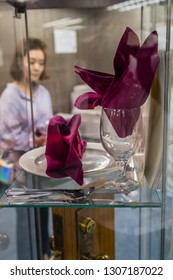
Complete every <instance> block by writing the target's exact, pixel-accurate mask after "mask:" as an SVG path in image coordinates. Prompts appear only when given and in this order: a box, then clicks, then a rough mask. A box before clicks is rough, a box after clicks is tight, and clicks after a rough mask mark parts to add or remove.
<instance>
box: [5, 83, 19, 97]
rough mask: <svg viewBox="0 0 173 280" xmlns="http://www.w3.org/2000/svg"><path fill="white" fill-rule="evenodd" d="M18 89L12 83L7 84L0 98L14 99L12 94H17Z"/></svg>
mask: <svg viewBox="0 0 173 280" xmlns="http://www.w3.org/2000/svg"><path fill="white" fill-rule="evenodd" d="M17 91H18V89H17V87H16V86H15V85H14V84H13V83H7V85H6V87H5V89H4V90H3V91H2V94H1V97H2V98H9V96H10V97H15V95H14V92H17Z"/></svg>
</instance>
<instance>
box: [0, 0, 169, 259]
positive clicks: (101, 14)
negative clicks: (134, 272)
mask: <svg viewBox="0 0 173 280" xmlns="http://www.w3.org/2000/svg"><path fill="white" fill-rule="evenodd" d="M171 11H172V3H171V1H170V0H167V1H164V0H163V1H158V2H157V1H153V3H152V2H151V1H134V3H132V1H114V0H112V1H111V0H100V1H94V0H93V1H92V0H89V1H80V0H75V1H68V0H67V1H61V0H60V1H58V0H57V1H53V0H52V1H44V0H42V1H41V0H38V1H32V0H31V1H15V0H14V1H13V0H10V1H0V21H1V24H0V35H1V41H0V77H1V78H0V89H1V92H3V90H4V88H5V86H6V84H7V83H12V82H10V81H12V80H11V77H10V71H11V70H10V69H11V68H10V67H11V61H12V59H13V55H14V52H15V49H16V47H17V46H19V45H18V43H19V42H20V41H21V40H22V39H24V38H26V40H29V38H30V37H35V38H39V39H41V40H43V41H44V42H45V43H46V45H47V61H46V71H47V73H48V75H49V79H46V80H44V81H41V83H42V82H43V85H44V86H45V88H46V89H48V91H49V92H50V95H51V100H52V108H53V114H54V116H56V115H61V116H63V117H64V118H65V119H70V118H71V117H72V116H73V115H75V114H80V115H81V124H80V127H79V130H80V135H81V139H83V140H84V141H86V143H87V149H88V150H87V153H88V154H87V156H86V158H85V161H86V162H85V166H86V167H85V168H86V170H85V173H84V174H85V175H84V183H83V185H82V187H81V186H80V185H78V184H76V182H75V181H74V180H72V179H70V178H69V177H68V178H59V179H55V178H50V177H49V176H47V174H46V171H45V168H46V167H45V165H46V158H45V146H43V147H41V148H37V146H36V143H35V138H34V135H35V131H36V125H37V124H36V122H35V115H34V112H35V111H34V105H33V104H34V99H33V98H34V95H33V92H32V90H33V89H32V83H31V70H30V68H29V70H28V76H29V80H30V87H29V95H28V96H27V98H25V102H26V108H27V109H26V115H25V128H23V130H22V132H20V133H21V135H20V137H21V139H22V133H23V132H24V130H25V129H26V133H25V140H26V139H27V141H26V143H27V144H26V145H25V150H24V151H21V150H20V152H19V149H18V152H16V150H15V149H13V148H14V147H13V146H9V147H10V148H8V149H6V146H4V145H6V143H5V144H4V143H3V145H2V147H1V166H0V168H1V169H0V171H1V173H0V175H1V177H0V178H1V181H0V182H1V183H0V205H1V207H2V209H1V211H2V215H1V216H2V218H0V219H2V221H3V217H4V216H6V213H8V212H9V213H13V214H12V215H14V216H15V217H16V216H17V217H19V215H20V214H21V216H22V211H23V212H24V211H25V213H24V214H23V215H24V216H23V217H25V219H26V220H27V225H25V231H27V236H28V238H27V239H28V242H30V243H31V244H32V246H30V247H31V248H32V250H31V251H32V252H29V251H28V254H27V256H26V255H25V254H23V255H22V254H21V255H20V253H19V254H18V257H19V256H20V258H31V259H36V258H42V257H43V248H42V246H43V245H42V239H43V238H42V235H43V232H42V227H41V224H40V223H41V219H40V208H42V207H46V208H47V209H48V211H49V216H50V217H49V218H50V225H49V230H50V232H51V234H52V238H51V240H50V239H48V240H47V242H49V243H50V248H51V251H52V255H53V258H54V259H109V258H110V259H172V258H173V245H172V243H173V238H172V188H173V183H172V177H171V176H172V167H171V162H172V127H171V125H172V122H171V118H172V113H171V111H172V105H171V104H172V99H171V92H172V91H171V79H172V72H171V71H172V69H171V59H172V58H171V55H172V36H171V30H172V29H171V28H172V14H171ZM127 27H128V28H131V29H132V30H134V32H135V33H136V34H137V36H138V38H139V40H140V45H141V44H142V43H143V42H144V40H145V39H146V38H147V37H148V36H149V34H150V33H151V32H152V31H153V30H156V31H157V33H158V53H159V58H160V63H159V66H158V69H157V72H156V75H155V79H154V81H153V84H152V88H151V94H150V96H149V98H148V99H147V101H146V102H145V103H144V104H143V106H142V107H141V110H142V121H143V129H142V130H143V136H142V137H143V139H142V140H143V142H142V144H141V139H138V140H137V141H138V142H140V147H139V148H138V150H136V151H135V153H134V155H133V158H132V159H131V160H130V161H129V163H128V165H127V170H126V171H127V173H128V175H129V176H130V177H131V176H133V179H134V178H135V180H136V181H137V182H138V185H137V186H135V187H134V188H132V189H131V191H130V192H127V191H122V189H121V188H120V189H118V190H117V189H116V190H115V188H112V187H109V183H110V181H111V180H113V179H115V178H117V177H118V173H117V171H115V163H114V160H113V159H112V157H111V156H109V155H108V154H107V153H106V151H105V150H104V148H103V146H102V144H101V141H100V116H101V109H100V107H96V108H95V109H94V110H79V109H77V108H76V107H75V106H74V102H75V100H76V99H77V98H78V97H79V96H80V95H81V94H83V93H85V92H87V91H90V90H91V88H90V87H88V86H87V84H85V83H84V82H83V81H82V79H80V77H79V76H78V75H77V74H76V73H75V69H74V66H75V65H77V66H80V67H83V68H85V69H92V70H94V71H101V72H102V73H103V72H104V73H110V74H108V75H111V74H112V73H113V71H114V69H113V59H114V55H115V52H116V49H117V48H118V44H119V41H120V39H121V36H122V34H123V33H124V30H125V29H126V28H127ZM28 51H29V49H28ZM27 53H28V52H27ZM22 55H23V57H24V56H25V53H24V49H23V54H22ZM26 56H27V55H26ZM27 58H28V59H30V58H29V56H28V57H27ZM145 71H147V69H144V71H143V73H142V72H141V73H142V75H144V76H145V75H146V73H145ZM148 71H149V70H148ZM14 105H15V104H14ZM14 105H13V106H12V107H11V108H12V110H13V108H14V107H15V106H14ZM1 106H2V105H1ZM1 108H2V107H1ZM1 112H2V109H1ZM4 112H5V113H6V114H7V116H6V118H7V117H8V116H9V117H10V116H12V115H10V113H11V112H6V111H5V110H3V113H4ZM3 117H4V116H3ZM19 123H20V122H19ZM44 125H45V124H44ZM46 125H47V124H46ZM27 128H28V130H27ZM29 131H30V133H29ZM0 134H1V135H2V134H3V133H2V131H1V130H0ZM1 138H3V137H1ZM8 141H9V142H10V141H11V139H8ZM31 142H32V145H31ZM10 143H11V142H10ZM4 151H5V152H4ZM88 166H89V167H88ZM87 168H89V171H88V170H87ZM64 197H65V198H64ZM10 211H11V212H10ZM14 213H16V214H14ZM18 220H19V218H18ZM19 224H20V223H17V222H16V223H15V225H14V228H15V229H16V228H19V227H20V225H19ZM46 226H48V225H46ZM10 230H11V229H10ZM22 230H24V229H22V228H21V231H22ZM14 231H15V235H16V237H18V236H19V233H18V231H16V230H14ZM67 231H68V232H69V234H70V236H72V237H73V238H70V240H69V236H67V235H66V232H67ZM2 232H4V231H3V230H2ZM6 234H7V235H8V233H7V232H6ZM49 235H50V234H49ZM1 236H2V243H3V242H4V240H5V239H4V235H0V238H1ZM0 244H1V239H0ZM18 244H19V247H20V248H21V245H20V241H19V242H18ZM11 245H12V244H10V245H9V244H8V246H11ZM16 246H17V245H16ZM131 246H132V247H131ZM4 248H5V247H4ZM27 248H28V247H27ZM68 248H72V249H71V250H70V252H68V251H69V250H68ZM156 248H157V249H156ZM0 250H1V246H0ZM3 250H4V249H3ZM3 250H2V257H1V251H0V259H3V258H4V257H3ZM26 250H28V249H26ZM4 252H5V250H4ZM5 258H6V257H5ZM7 258H8V256H7ZM9 258H10V256H9ZM14 258H17V256H14Z"/></svg>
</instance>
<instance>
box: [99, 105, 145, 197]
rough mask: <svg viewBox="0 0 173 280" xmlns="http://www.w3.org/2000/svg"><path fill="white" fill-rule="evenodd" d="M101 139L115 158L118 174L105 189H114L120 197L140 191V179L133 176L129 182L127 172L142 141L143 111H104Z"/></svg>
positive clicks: (105, 147)
mask: <svg viewBox="0 0 173 280" xmlns="http://www.w3.org/2000/svg"><path fill="white" fill-rule="evenodd" d="M100 139H101V143H102V146H103V147H104V149H105V151H106V152H107V153H108V154H109V155H111V156H112V157H113V158H114V160H115V165H116V170H117V176H116V178H115V179H113V180H112V181H111V183H109V185H108V186H106V188H115V189H116V190H117V192H120V193H130V192H131V191H133V190H135V189H136V188H138V186H139V183H138V181H137V179H134V178H133V177H134V176H132V178H130V177H129V178H128V177H127V172H126V169H127V166H128V167H129V162H130V161H131V159H132V156H133V155H134V153H135V151H136V150H138V148H139V147H140V145H141V143H142V141H143V127H142V116H141V109H140V107H138V108H133V109H110V108H104V107H103V108H102V111H101V119H100ZM128 173H129V172H128ZM131 173H132V172H131ZM131 173H130V174H131ZM133 175H134V172H133Z"/></svg>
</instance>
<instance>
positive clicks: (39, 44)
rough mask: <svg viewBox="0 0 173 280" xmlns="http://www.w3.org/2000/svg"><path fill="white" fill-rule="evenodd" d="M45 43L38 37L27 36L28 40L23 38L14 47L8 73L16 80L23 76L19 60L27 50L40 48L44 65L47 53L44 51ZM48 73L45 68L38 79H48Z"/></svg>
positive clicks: (20, 60)
mask: <svg viewBox="0 0 173 280" xmlns="http://www.w3.org/2000/svg"><path fill="white" fill-rule="evenodd" d="M46 48H47V46H46V44H45V43H44V42H43V41H41V40H40V39H36V38H29V39H28V41H27V40H26V39H24V40H23V41H22V42H21V43H19V45H18V46H17V48H16V51H15V54H14V57H13V60H12V64H11V68H10V75H11V77H12V78H13V79H14V80H16V81H21V80H22V79H23V78H24V73H23V70H22V67H21V62H22V59H23V57H24V56H25V55H26V54H27V51H31V50H42V51H43V53H44V57H45V59H44V67H45V66H46V59H47V53H46ZM48 78H49V77H48V75H47V74H46V71H45V68H44V71H43V73H42V75H41V76H40V80H45V79H48Z"/></svg>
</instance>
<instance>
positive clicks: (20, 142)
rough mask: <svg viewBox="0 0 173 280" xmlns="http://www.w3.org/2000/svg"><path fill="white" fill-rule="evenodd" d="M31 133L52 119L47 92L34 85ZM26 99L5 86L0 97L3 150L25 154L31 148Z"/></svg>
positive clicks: (30, 122) (0, 135) (50, 103)
mask: <svg viewBox="0 0 173 280" xmlns="http://www.w3.org/2000/svg"><path fill="white" fill-rule="evenodd" d="M33 115H34V128H35V131H36V130H37V129H39V128H40V127H43V126H45V124H46V122H47V121H49V119H50V118H51V117H52V116H53V112H52V102H51V98H50V94H49V92H48V90H47V89H46V88H45V87H44V86H42V85H37V86H36V87H35V90H34V94H33ZM32 138H33V137H32V121H31V104H30V99H29V98H28V97H26V95H25V94H24V93H23V92H21V91H20V90H19V88H18V87H17V86H16V85H15V84H13V83H8V84H7V86H6V88H5V90H4V91H3V92H2V94H1V96H0V146H1V147H2V148H4V149H9V148H13V149H14V150H22V151H27V150H28V149H30V148H32V147H33V140H32Z"/></svg>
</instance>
